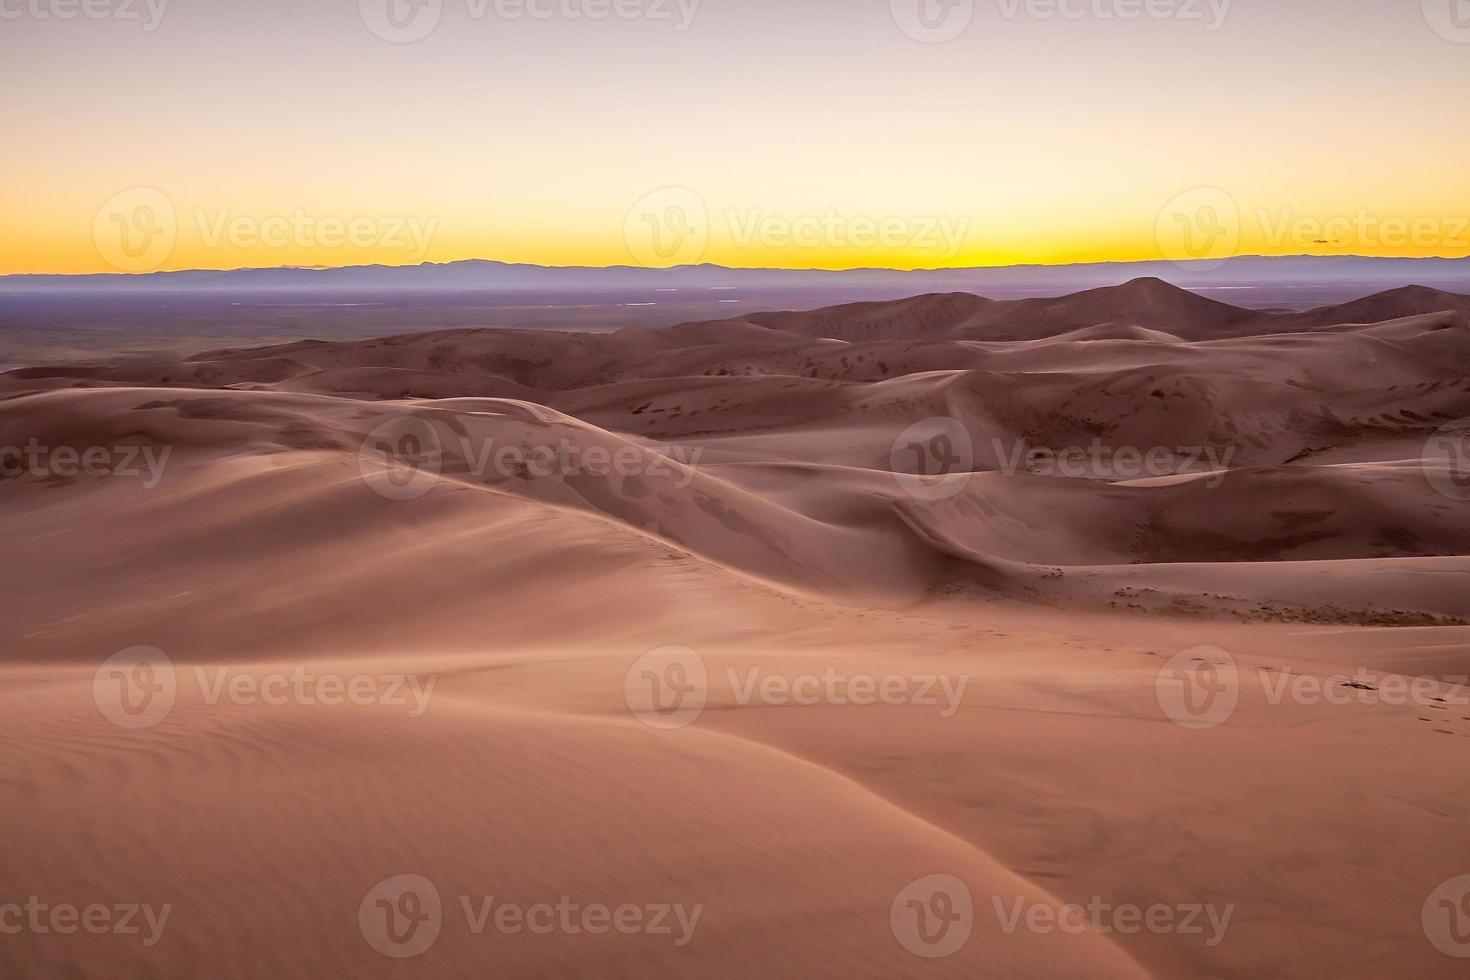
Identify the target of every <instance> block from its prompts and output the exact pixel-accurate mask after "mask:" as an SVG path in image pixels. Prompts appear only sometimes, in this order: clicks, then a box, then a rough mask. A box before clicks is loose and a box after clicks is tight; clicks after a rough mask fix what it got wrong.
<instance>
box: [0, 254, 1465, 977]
mask: <svg viewBox="0 0 1470 980" xmlns="http://www.w3.org/2000/svg"><path fill="white" fill-rule="evenodd" d="M1463 419H1470V297H1465V296H1457V295H1453V294H1448V293H1442V292H1436V291H1434V290H1429V289H1422V288H1417V287H1411V288H1407V289H1402V290H1395V291H1393V292H1390V293H1384V294H1380V295H1376V296H1372V297H1368V298H1365V299H1363V300H1360V301H1356V302H1353V303H1349V304H1347V305H1345V306H1339V307H1330V308H1324V309H1320V310H1313V311H1310V312H1306V313H1299V312H1297V313H1292V312H1272V311H1256V310H1246V309H1240V308H1236V307H1233V306H1229V305H1226V304H1222V303H1218V302H1215V301H1213V300H1208V299H1204V298H1202V297H1199V296H1197V295H1195V294H1192V293H1188V292H1185V291H1183V290H1180V289H1177V288H1175V287H1173V286H1170V285H1168V284H1166V283H1163V282H1161V281H1159V280H1137V281H1134V282H1130V283H1128V284H1126V285H1123V286H1118V287H1112V288H1107V289H1101V290H1092V291H1089V292H1086V293H1080V294H1076V295H1073V296H1069V297H1062V298H1057V299H1046V300H1012V301H990V300H986V299H984V298H981V297H977V296H971V295H968V294H946V295H934V296H921V297H915V298H913V299H909V300H903V301H899V302H884V303H870V304H856V305H850V306H843V307H836V308H831V309H825V310H817V311H811V312H792V313H772V314H756V315H751V316H748V317H744V318H741V319H737V320H729V321H718V322H709V323H695V324H685V325H680V326H676V327H671V328H660V329H648V328H637V327H630V328H625V329H622V330H619V331H617V332H614V333H606V334H583V333H577V332H574V331H556V332H551V331H527V330H476V329H464V330H452V331H443V332H433V333H418V334H413V335H406V336H402V337H386V338H382V339H376V340H369V341H360V342H333V343H327V342H315V341H304V342H299V343H292V344H287V345H284V346H276V347H269V348H260V349H250V350H220V351H211V352H205V353H202V354H199V355H197V356H194V357H192V358H189V359H187V360H180V361H173V362H168V363H125V364H109V365H101V366H97V367H90V368H86V367H73V366H67V367H57V368H46V367H34V368H27V369H23V370H19V371H14V372H11V373H10V374H7V375H3V376H0V450H3V449H4V448H5V447H13V448H14V449H15V450H17V452H16V453H14V454H12V455H11V456H9V457H0V464H5V465H6V466H7V472H6V473H5V475H4V476H3V477H0V535H3V540H4V541H5V543H6V550H7V561H5V562H4V563H3V564H0V706H3V710H0V734H3V736H4V740H5V745H6V752H5V754H4V757H3V762H0V783H3V785H4V787H5V793H4V796H3V802H0V827H3V829H4V831H5V844H6V846H5V848H4V850H3V858H0V871H3V873H0V882H3V883H4V884H3V889H0V974H3V975H5V976H17V977H30V976H66V977H93V976H96V977H103V976H109V977H110V976H119V975H128V976H140V977H178V976H200V977H205V976H208V977H266V976H269V977H286V976H303V977H305V976H342V977H409V976H414V977H422V976H436V977H437V976H442V977H494V976H506V977H589V976H597V977H630V978H631V977H639V978H644V977H743V976H771V977H814V976H832V977H875V978H876V977H885V978H886V977H920V976H923V977H929V976H933V977H939V976H953V977H996V978H1008V980H1009V978H1046V977H1076V976H1087V977H1094V976H1096V977H1114V976H1116V977H1160V978H1176V977H1177V978H1193V977H1220V978H1260V977H1301V978H1319V977H1364V978H1368V977H1410V976H1412V977H1446V978H1448V977H1460V976H1464V974H1465V970H1466V969H1467V959H1465V958H1461V957H1462V956H1464V957H1470V902H1466V903H1465V904H1464V905H1463V907H1459V906H1458V903H1459V902H1460V900H1461V898H1462V897H1463V895H1464V894H1470V885H1466V886H1464V887H1465V891H1464V892H1463V893H1462V892H1459V891H1456V887H1457V886H1455V885H1454V884H1453V879H1456V878H1457V877H1458V876H1464V875H1470V691H1467V689H1465V688H1464V687H1463V686H1462V685H1461V684H1460V683H1459V682H1457V681H1456V680H1455V678H1457V677H1459V678H1463V677H1464V676H1465V675H1470V625H1467V624H1470V587H1467V586H1470V521H1467V515H1470V464H1467V460H1466V459H1465V457H1464V456H1463V455H1462V454H1459V453H1460V450H1462V449H1463V447H1464V442H1463V439H1462V438H1461V436H1460V435H1459V433H1460V432H1461V430H1459V429H1458V428H1456V426H1457V423H1458V422H1459V420H1463ZM1457 440H1459V441H1458V442H1457ZM1457 446H1458V449H1457ZM28 447H30V448H29V449H28ZM89 450H92V451H94V452H93V454H92V456H91V457H89V456H88V451H89ZM26 454H28V455H26ZM89 458H90V459H91V460H92V465H81V464H80V463H76V461H77V460H87V459H89ZM7 460H8V462H7ZM68 461H72V462H73V463H75V465H68ZM140 650H141V651H142V652H137V651H140ZM129 651H132V652H131V653H130V652H129ZM119 655H121V659H119ZM1221 678H1224V680H1223V682H1222V681H1221ZM1221 683H1223V684H1224V685H1225V686H1224V687H1220V684H1221ZM354 685H356V687H354ZM1196 685H1197V686H1198V687H1197V689H1196ZM343 689H347V690H355V691H356V694H355V695H354V696H351V697H347V696H344V695H343V693H342V690H343ZM1221 691H1226V692H1227V694H1228V698H1227V699H1226V700H1225V701H1223V702H1222V701H1221V700H1220V696H1219V695H1220V692H1221ZM267 692H270V693H267ZM1195 694H1198V695H1199V696H1198V697H1195V696H1194V695H1195ZM334 702H341V703H334ZM403 876H413V877H411V878H404V877H403ZM425 883H432V890H430V889H429V888H427V887H426V886H425ZM32 896H34V897H35V899H37V900H38V901H39V902H41V903H46V904H47V905H48V907H54V906H62V905H66V904H70V905H72V906H76V907H79V908H83V909H84V908H85V907H86V906H88V905H89V904H95V905H98V906H105V907H106V908H107V909H109V910H114V911H111V912H109V915H110V916H111V917H112V919H113V920H115V919H116V918H117V917H118V916H119V915H121V914H122V913H119V912H117V911H115V909H117V908H124V907H128V906H138V907H139V910H138V911H137V912H136V913H135V916H134V920H135V924H136V925H138V926H139V927H140V928H139V929H138V930H137V931H136V932H132V933H130V932H127V931H125V930H120V929H108V930H106V931H105V932H104V930H102V928H101V926H100V923H101V918H100V916H101V915H102V913H100V912H99V913H97V915H98V916H99V918H98V920H97V922H98V930H97V932H98V933H99V934H94V933H93V932H92V931H89V930H88V929H87V928H84V927H78V926H77V924H76V922H75V921H71V922H70V924H71V926H72V929H71V931H70V932H67V931H66V925H67V924H68V921H69V920H67V919H66V918H65V916H64V915H63V917H62V918H60V919H57V918H56V917H55V916H54V914H53V913H52V912H46V913H42V912H36V913H35V915H34V916H31V914H30V913H29V912H27V911H26V910H25V909H24V908H21V906H25V905H26V904H27V903H28V902H31V899H32ZM492 896H493V901H492V900H491V899H492ZM7 903H9V904H10V905H13V906H16V911H15V912H14V913H13V914H10V915H9V916H7V912H6V906H7ZM487 903H488V904H487ZM558 903H561V905H562V906H564V907H570V906H575V907H576V909H578V910H579V911H576V912H567V913H566V914H565V916H563V915H562V913H561V912H560V911H558V912H557V913H556V916H555V918H554V920H553V918H552V917H551V913H550V912H547V913H544V918H542V919H541V920H540V921H541V922H543V924H545V923H549V926H548V927H547V928H546V929H544V930H540V931H538V930H537V929H531V928H529V927H522V928H516V927H515V924H514V916H512V917H511V918H510V919H508V920H506V921H507V922H508V923H509V924H507V925H497V920H496V918H495V914H494V912H493V911H491V912H490V914H489V915H488V916H484V915H482V914H481V913H482V912H483V911H484V910H485V909H486V908H490V909H492V910H493V909H494V908H496V907H500V906H503V905H506V904H508V905H509V906H511V907H512V908H514V909H522V910H525V909H531V908H533V907H535V906H538V905H549V906H557V905H558ZM31 904H33V905H34V904H35V902H31ZM144 906H146V908H143V907H144ZM1066 906H1081V907H1083V908H1084V909H1087V911H1086V913H1085V915H1081V916H1079V914H1078V913H1077V912H1076V910H1072V911H1067V910H1065V909H1064V907H1066ZM165 907H167V909H168V913H167V919H166V922H160V921H159V920H160V919H161V910H162V909H164V908H165ZM588 908H602V909H604V910H613V913H610V914H615V910H617V909H619V908H624V909H631V910H632V911H627V912H626V918H625V920H624V922H625V924H626V925H627V926H628V928H627V929H626V930H620V929H618V928H617V927H615V926H608V924H607V921H608V920H605V919H599V918H598V917H597V914H596V913H594V914H593V916H592V917H591V918H587V917H583V913H584V912H585V910H586V909H588ZM696 909H697V920H696V919H695V918H694V915H695V914H696V913H695V910H696ZM1127 909H1133V910H1135V911H1138V912H1139V913H1140V915H1141V916H1142V917H1144V918H1147V916H1148V915H1149V910H1151V909H1152V910H1155V913H1156V914H1155V915H1154V917H1153V919H1151V920H1148V921H1150V922H1151V923H1152V924H1147V925H1145V924H1141V922H1142V921H1143V919H1139V920H1129V919H1128V915H1129V913H1128V912H1127V911H1120V910H1127ZM1058 910H1063V911H1061V913H1060V914H1061V915H1062V925H1059V924H1058V923H1057V922H1056V920H1055V918H1054V916H1055V915H1056V914H1058ZM1159 910H1162V911H1159ZM53 912H54V910H53ZM149 913H152V915H153V919H152V922H153V925H154V928H152V929H150V925H149V923H150V919H149ZM1462 913H1463V915H1462ZM538 914H540V913H538ZM681 915H682V916H683V918H682V919H681ZM48 916H49V917H48ZM1456 916H1461V918H1456ZM32 918H34V919H35V921H29V920H30V919H32ZM531 918H532V919H535V918H536V915H532V917H531ZM655 918H657V919H658V920H659V921H658V924H657V925H655V924H654V921H653V920H654V919H655ZM635 919H636V923H635ZM23 920H26V921H23ZM1186 920H1187V921H1186ZM527 921H530V920H527ZM599 922H600V923H601V926H602V931H601V932H600V933H599V932H598V931H597V930H598V924H599ZM17 923H20V927H19V928H18V929H15V928H13V927H15V925H16V924H17ZM1063 926H1065V927H1063ZM1457 930H1464V931H1463V932H1462V931H1457ZM149 940H156V941H153V942H149ZM385 949H386V950H387V951H388V952H386V953H385V952H384V950H385Z"/></svg>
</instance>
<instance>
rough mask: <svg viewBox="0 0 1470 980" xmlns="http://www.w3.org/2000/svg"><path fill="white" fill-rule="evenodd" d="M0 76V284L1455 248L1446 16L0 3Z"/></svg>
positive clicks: (1155, 6) (840, 2)
mask: <svg viewBox="0 0 1470 980" xmlns="http://www.w3.org/2000/svg"><path fill="white" fill-rule="evenodd" d="M390 5H391V6H390ZM0 83H3V85H4V90H5V92H6V96H5V98H4V99H3V100H0V133H3V134H4V136H3V138H0V174H3V177H4V180H3V187H0V274H11V273H31V272H40V273H86V272H115V271H122V272H149V271H156V270H160V269H188V268H209V269H223V268H238V267H246V266H256V267H267V266H340V265H358V264H367V263H383V264H389V265H402V264H410V263H416V262H421V261H433V262H444V261H452V260H457V259H466V258H486V259H498V260H503V261H514V262H533V263H540V264H547V265H617V264H633V265H669V264H675V263H683V262H715V263H720V264H724V265H730V266H742V267H780V268H856V267H887V268H902V269H909V268H938V267H961V266H972V265H1007V264H1016V263H1066V262H1087V261H1105V260H1134V259H1152V258H1160V257H1164V258H1190V259H1202V258H1203V259H1208V258H1223V257H1225V256H1228V255H1232V254H1267V255H1272V254H1303V253H1310V254H1366V255H1394V256H1421V255H1446V256H1464V255H1470V166H1467V163H1466V162H1467V160H1470V125H1467V120H1470V110H1467V105H1470V100H1467V96H1470V0H1290V2H1286V0H414V2H412V3H410V2H408V0H295V2H289V0H252V2H248V3H246V2H240V0H0Z"/></svg>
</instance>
